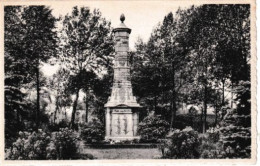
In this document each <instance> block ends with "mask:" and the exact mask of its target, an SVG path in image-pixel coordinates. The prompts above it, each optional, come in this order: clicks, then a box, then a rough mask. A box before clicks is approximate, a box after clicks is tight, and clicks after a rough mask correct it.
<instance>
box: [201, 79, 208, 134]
mask: <svg viewBox="0 0 260 166" xmlns="http://www.w3.org/2000/svg"><path fill="white" fill-rule="evenodd" d="M205 79H206V78H205ZM207 91H208V89H207V82H206V81H205V83H204V99H203V107H204V113H203V114H204V116H203V125H202V132H203V133H205V132H206V124H207V93H208V92H207Z"/></svg>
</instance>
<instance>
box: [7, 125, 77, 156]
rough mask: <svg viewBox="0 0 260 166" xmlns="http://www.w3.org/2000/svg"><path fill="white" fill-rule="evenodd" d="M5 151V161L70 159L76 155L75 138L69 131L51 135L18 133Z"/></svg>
mask: <svg viewBox="0 0 260 166" xmlns="http://www.w3.org/2000/svg"><path fill="white" fill-rule="evenodd" d="M5 151H6V153H5V159H7V160H44V159H70V158H73V157H75V156H76V155H77V146H76V137H75V136H74V134H73V132H72V131H71V130H69V129H61V130H60V131H59V132H53V133H46V132H43V131H42V130H38V132H32V133H31V132H21V131H20V132H19V137H18V139H17V140H16V141H15V142H14V143H13V144H12V146H11V147H10V148H9V149H6V150H5Z"/></svg>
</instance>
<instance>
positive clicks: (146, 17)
mask: <svg viewBox="0 0 260 166" xmlns="http://www.w3.org/2000/svg"><path fill="white" fill-rule="evenodd" d="M73 6H87V7H89V8H90V10H91V11H93V9H95V8H97V9H99V10H100V11H101V13H102V16H103V17H104V18H106V19H107V20H109V21H110V22H111V26H112V27H113V28H115V27H117V26H118V25H119V24H120V19H119V18H120V15H121V14H122V13H123V14H124V15H125V18H126V19H125V21H124V23H125V25H126V26H127V27H129V28H130V29H132V32H131V34H130V37H129V48H130V50H134V49H135V48H134V47H135V42H136V41H137V39H138V38H141V39H143V41H144V42H147V41H148V39H149V37H150V35H151V32H152V30H153V29H154V28H155V27H156V26H157V25H158V23H159V22H162V21H163V19H164V17H165V16H166V15H167V14H168V13H169V12H173V13H175V12H176V11H177V10H178V8H182V9H184V8H188V7H190V5H188V4H185V3H183V2H180V1H175V2H174V1H131V2H129V1H84V2H83V1H82V2H79V1H77V2H74V3H73V2H62V3H60V2H59V3H52V4H51V5H50V8H51V9H53V15H54V16H56V17H59V16H65V15H66V14H67V13H71V11H72V7H73ZM56 68H57V67H55V66H50V65H47V64H46V65H44V67H43V68H42V70H43V72H44V73H45V74H46V75H47V76H51V75H52V74H54V73H55V72H56Z"/></svg>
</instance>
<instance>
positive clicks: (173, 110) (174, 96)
mask: <svg viewBox="0 0 260 166" xmlns="http://www.w3.org/2000/svg"><path fill="white" fill-rule="evenodd" d="M171 81H172V108H171V112H172V116H171V128H173V124H174V122H175V117H176V92H175V68H174V66H173V64H172V77H171Z"/></svg>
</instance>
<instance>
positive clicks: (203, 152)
mask: <svg viewBox="0 0 260 166" xmlns="http://www.w3.org/2000/svg"><path fill="white" fill-rule="evenodd" d="M200 143H201V145H200V157H201V158H206V159H216V158H225V156H226V153H225V151H224V150H223V144H221V143H220V142H219V130H218V129H216V128H210V129H209V130H208V131H207V132H206V133H205V134H202V135H201V136H200Z"/></svg>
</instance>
